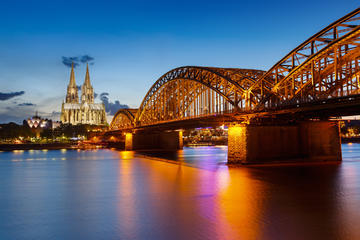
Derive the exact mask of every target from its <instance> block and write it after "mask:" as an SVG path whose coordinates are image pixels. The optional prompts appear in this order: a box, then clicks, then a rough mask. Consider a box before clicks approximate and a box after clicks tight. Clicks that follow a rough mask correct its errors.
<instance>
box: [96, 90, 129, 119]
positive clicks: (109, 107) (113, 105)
mask: <svg viewBox="0 0 360 240" xmlns="http://www.w3.org/2000/svg"><path fill="white" fill-rule="evenodd" d="M100 100H101V101H102V102H103V103H104V105H105V111H106V112H107V113H108V114H109V115H115V113H116V112H117V111H118V110H119V109H121V108H129V106H128V105H126V104H120V101H119V100H115V102H110V101H109V93H106V92H103V93H101V94H100Z"/></svg>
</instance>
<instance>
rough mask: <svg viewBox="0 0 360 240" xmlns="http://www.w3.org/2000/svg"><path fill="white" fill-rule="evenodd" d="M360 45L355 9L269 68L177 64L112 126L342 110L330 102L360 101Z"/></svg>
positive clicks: (122, 127) (358, 17)
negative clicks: (303, 111) (137, 104)
mask: <svg viewBox="0 0 360 240" xmlns="http://www.w3.org/2000/svg"><path fill="white" fill-rule="evenodd" d="M359 46H360V9H357V10H355V11H353V12H352V13H350V14H348V15H346V16H344V17H343V18H341V19H339V20H337V21H336V22H334V23H332V24H330V25H329V26H328V27H326V28H324V29H323V30H321V31H320V32H318V33H317V34H315V35H314V36H312V37H311V38H309V39H308V40H306V41H305V42H303V43H302V44H300V45H299V46H298V47H297V48H295V49H294V50H292V51H291V52H290V53H289V54H287V55H286V56H285V57H284V58H283V59H281V60H280V61H279V62H278V63H276V64H275V65H274V66H273V67H271V68H270V69H269V70H268V71H267V72H265V71H261V70H252V69H235V68H213V67H195V66H186V67H180V68H176V69H173V70H171V71H169V72H167V73H166V74H164V75H163V76H161V77H160V78H159V79H158V80H157V81H156V82H155V83H154V85H153V86H152V87H151V88H150V90H149V91H148V93H147V94H146V96H145V98H144V99H143V101H142V103H141V105H140V108H139V109H138V110H137V111H136V113H135V111H134V110H132V111H131V114H130V111H129V112H126V110H120V111H119V112H118V113H117V114H116V115H115V116H114V118H113V121H112V123H111V126H110V129H111V130H125V129H133V128H144V127H151V126H158V125H162V124H165V125H166V124H167V125H168V124H169V123H171V122H179V123H180V122H183V123H184V122H187V121H192V120H194V119H200V118H203V119H204V120H206V119H214V118H217V117H219V116H222V117H223V118H229V119H230V120H231V119H237V120H246V119H249V118H252V117H259V116H260V117H262V116H267V117H268V116H269V115H270V116H271V115H276V114H278V113H280V112H282V111H284V109H288V111H290V112H299V111H302V110H304V109H306V111H307V112H311V107H312V106H311V104H314V105H316V106H317V107H319V106H321V107H320V108H319V109H320V110H321V109H330V111H329V115H331V114H332V113H333V115H339V114H336V110H334V109H332V106H338V105H339V106H340V108H341V107H343V108H344V107H346V106H347V104H350V105H351V104H352V105H351V107H353V106H354V99H355V100H356V101H358V100H359V94H360V71H359V70H360V66H359V60H360V59H359V58H360V47H359ZM358 102H360V101H358ZM358 102H356V104H357V103H358ZM316 106H314V109H316ZM331 109H332V110H331ZM341 114H345V111H344V112H342V113H341Z"/></svg>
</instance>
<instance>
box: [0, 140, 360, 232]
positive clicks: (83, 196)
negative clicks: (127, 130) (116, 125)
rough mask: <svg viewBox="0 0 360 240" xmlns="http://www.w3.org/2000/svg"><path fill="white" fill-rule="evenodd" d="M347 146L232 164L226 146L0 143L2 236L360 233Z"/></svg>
mask: <svg viewBox="0 0 360 240" xmlns="http://www.w3.org/2000/svg"><path fill="white" fill-rule="evenodd" d="M342 150H343V163H342V164H330V165H307V166H306V165H305V166H304V165H303V166H273V167H228V166H227V165H226V164H225V162H224V161H225V160H226V152H227V148H226V147H199V148H185V149H184V150H182V151H179V152H177V153H175V154H174V153H173V154H169V153H158V154H155V153H147V154H146V156H143V155H139V154H135V153H134V152H131V151H120V152H118V151H114V150H97V151H76V150H67V151H63V150H59V151H56V150H54V151H50V150H49V151H41V150H33V151H23V152H1V153H0V176H1V178H0V180H1V184H0V239H360V229H359V228H358V226H357V223H358V222H359V221H360V211H359V209H360V145H359V144H351V145H350V144H343V145H342ZM154 159H157V160H154ZM158 160H161V161H158Z"/></svg>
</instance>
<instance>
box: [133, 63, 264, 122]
mask: <svg viewBox="0 0 360 240" xmlns="http://www.w3.org/2000/svg"><path fill="white" fill-rule="evenodd" d="M263 74H264V72H263V71H261V70H252V69H233V68H228V69H227V68H210V67H194V66H186V67H180V68H176V69H173V70H171V71H169V72H167V73H166V74H164V75H163V76H161V77H160V78H159V79H158V80H157V81H156V82H155V84H154V85H153V86H152V87H151V88H150V90H149V91H148V93H147V94H146V96H145V98H144V100H143V102H142V103H141V105H140V108H139V111H138V113H137V115H136V124H137V125H142V124H152V123H154V122H159V121H169V120H178V119H182V118H185V117H186V118H188V117H194V116H199V115H200V114H201V115H203V114H216V113H220V112H222V113H223V112H228V111H230V110H232V109H234V108H238V107H239V105H240V106H243V105H245V104H246V100H245V98H244V96H245V95H244V93H245V92H246V89H248V88H249V87H250V86H251V85H252V84H254V83H255V82H256V80H257V78H258V77H260V76H261V75H263ZM205 95H206V96H205ZM197 98H199V99H197ZM197 100H198V101H197ZM194 101H195V102H194ZM220 104H221V106H219V105H220ZM191 105H193V106H192V107H191ZM210 105H211V106H210Z"/></svg>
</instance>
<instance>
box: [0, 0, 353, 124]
mask: <svg viewBox="0 0 360 240" xmlns="http://www.w3.org/2000/svg"><path fill="white" fill-rule="evenodd" d="M309 2H310V1H307V2H305V3H303V4H302V5H301V6H298V5H297V4H295V3H288V2H282V1H276V2H272V3H271V4H270V3H266V2H265V1H264V2H262V1H260V2H257V3H253V2H247V1H246V2H241V3H239V2H232V1H227V2H225V3H223V4H221V5H220V4H218V3H217V2H213V1H206V2H205V1H198V2H196V3H193V4H190V2H187V1H182V2H181V3H182V4H180V3H166V2H162V1H158V2H152V4H150V3H147V2H136V3H132V2H127V1H124V2H121V3H111V2H107V3H104V5H100V6H99V5H94V4H92V3H88V4H87V2H77V3H74V4H59V3H53V4H49V3H46V2H42V1H38V2H37V4H33V3H28V2H25V1H24V2H20V3H17V4H15V3H12V2H10V1H9V2H7V3H4V4H3V11H4V13H3V14H2V15H1V16H0V20H1V25H2V27H1V30H0V36H1V40H0V43H1V44H0V52H1V53H2V58H1V60H0V66H2V68H1V69H2V71H0V82H1V91H0V102H1V106H0V114H1V115H0V116H1V117H0V123H4V122H9V121H15V122H18V123H20V122H22V120H23V119H27V118H28V117H30V116H32V115H33V114H34V113H35V111H38V112H39V114H40V115H42V116H44V117H49V118H52V119H54V120H58V119H59V112H60V109H61V103H62V101H63V100H64V99H65V95H66V86H67V84H68V81H69V77H70V68H69V63H70V62H72V61H73V62H75V64H78V65H77V66H76V68H75V78H76V82H77V84H78V85H81V84H82V83H83V81H84V77H85V70H86V63H87V62H88V63H89V65H90V66H89V67H90V76H91V81H92V84H93V86H94V89H95V92H96V93H97V95H98V97H97V99H96V101H98V102H100V101H101V100H100V99H99V96H100V94H104V95H103V96H105V97H106V98H107V99H108V104H109V106H110V105H111V104H113V106H114V105H115V107H116V106H119V105H120V104H124V105H128V106H129V107H132V108H136V107H138V106H139V105H140V103H141V101H142V98H143V96H144V95H145V94H146V91H147V90H148V89H149V88H150V86H151V85H152V84H153V83H154V82H155V81H156V80H157V79H158V78H159V77H160V76H161V75H163V74H164V73H166V72H167V71H169V70H171V69H173V68H175V67H180V66H185V65H201V66H213V67H237V68H256V69H261V70H267V69H268V68H270V67H271V66H272V65H273V64H275V63H276V62H277V61H279V60H280V59H281V58H282V57H283V56H284V55H285V54H286V53H287V52H288V51H289V50H291V49H293V48H294V47H296V46H297V45H298V44H300V43H301V42H302V41H304V40H305V39H306V38H307V37H309V36H311V35H313V34H315V33H316V32H317V30H318V29H321V28H322V27H324V26H326V25H328V24H330V23H331V22H333V21H335V20H336V19H337V18H339V17H341V16H343V15H344V14H346V13H348V12H350V11H352V10H354V9H355V8H356V7H357V6H356V3H355V2H352V1H351V2H350V1H345V2H344V3H343V4H341V5H340V6H339V4H338V2H337V1H329V2H327V9H326V10H323V5H322V2H321V1H312V2H311V3H312V4H311V8H310V7H309V6H306V5H307V4H306V3H309ZM18 4H21V5H22V7H21V8H20V7H19V5H18ZM25 5H26V6H25ZM308 5H309V4H308ZM109 6H111V7H109ZM190 6H191V7H190ZM174 9H176V11H174ZM254 12H256V13H257V14H256V15H254V14H253V13H254ZM329 13H331V14H329ZM43 19H46V21H43ZM310 19H312V20H310ZM284 29H286V31H284ZM244 33H246V35H244ZM259 59H260V60H261V61H260V60H259ZM116 101H119V103H118V104H119V105H117V103H116ZM108 115H109V117H111V115H112V114H111V112H108ZM110 120H111V119H108V121H110Z"/></svg>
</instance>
